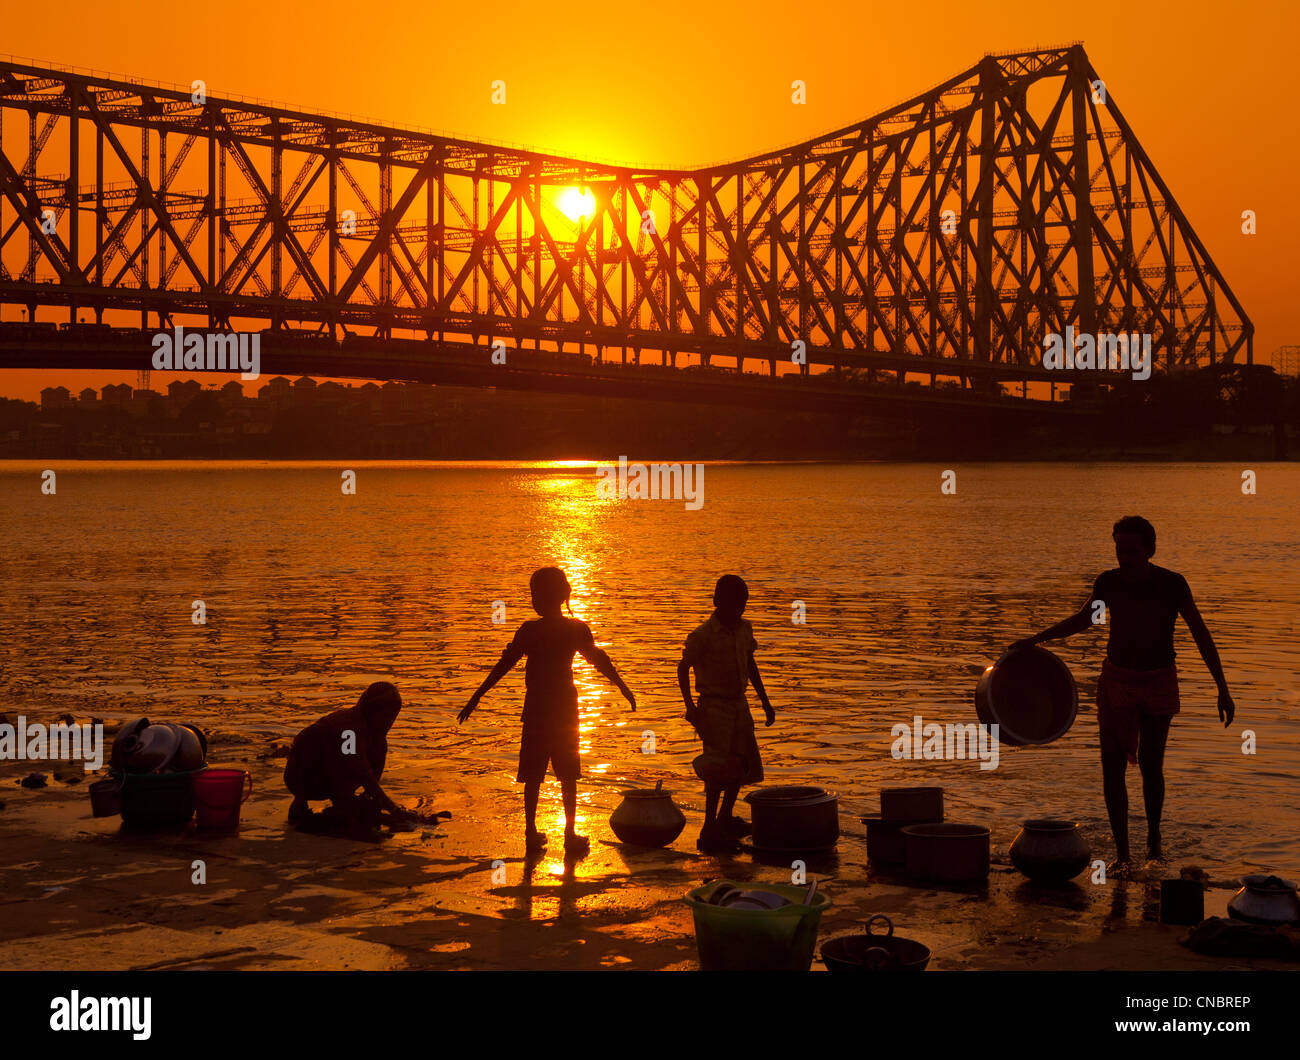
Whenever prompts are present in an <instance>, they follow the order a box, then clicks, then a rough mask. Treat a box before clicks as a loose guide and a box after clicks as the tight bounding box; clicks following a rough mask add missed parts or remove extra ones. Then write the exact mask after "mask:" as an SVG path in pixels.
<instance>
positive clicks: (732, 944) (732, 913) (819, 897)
mask: <svg viewBox="0 0 1300 1060" xmlns="http://www.w3.org/2000/svg"><path fill="white" fill-rule="evenodd" d="M757 886H761V888H762V889H763V890H765V891H775V892H777V893H778V894H781V895H784V896H785V897H786V898H789V899H790V901H791V902H793V903H795V904H793V905H783V906H781V907H780V908H779V909H736V908H730V907H728V906H719V905H710V904H709V902H708V898H709V895H710V894H712V893H713V891H715V890H717V889H718V888H719V887H740V888H742V889H743V888H745V887H757ZM807 891H808V888H806V887H791V886H790V885H788V884H777V883H763V884H761V885H760V884H754V883H749V884H737V883H735V882H734V881H732V880H715V881H714V882H712V883H706V884H705V885H704V886H702V887H696V888H695V889H693V890H691V891H689V892H688V893H687V895H686V904H687V905H689V906H690V907H691V912H692V914H693V915H694V917H695V944H696V946H697V947H698V948H699V952H700V970H701V971H705V972H718V971H720V972H742V971H756V972H760V971H762V972H806V971H808V970H809V969H810V968H811V967H812V959H813V951H814V950H815V949H816V948H817V928H818V925H819V924H820V923H821V918H822V913H823V912H825V911H826V910H827V909H829V908H830V905H831V900H830V898H828V897H827V896H826V895H825V894H824V893H822V892H821V891H819V892H817V894H815V895H813V900H812V904H811V905H801V904H799V903H801V902H802V901H803V899H804V895H805V894H806V893H807Z"/></svg>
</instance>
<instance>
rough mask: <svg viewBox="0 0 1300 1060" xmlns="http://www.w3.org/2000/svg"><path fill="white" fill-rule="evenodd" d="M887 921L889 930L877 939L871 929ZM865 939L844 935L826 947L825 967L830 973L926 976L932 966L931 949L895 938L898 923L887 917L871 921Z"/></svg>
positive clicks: (877, 936) (909, 940) (824, 948)
mask: <svg viewBox="0 0 1300 1060" xmlns="http://www.w3.org/2000/svg"><path fill="white" fill-rule="evenodd" d="M877 920H883V921H884V922H885V924H886V925H888V927H889V931H888V932H887V933H886V934H884V935H874V934H872V932H871V925H872V924H874V923H875V922H876V921H877ZM866 928H867V933H866V934H865V935H842V936H841V937H840V938H837V939H830V940H829V941H827V942H825V943H823V944H822V963H823V964H824V965H826V970H827V971H830V972H876V971H880V972H923V971H925V969H926V966H927V965H928V964H929V963H930V947H929V946H926V945H924V944H923V943H920V942H916V941H915V940H913V939H904V938H899V937H897V936H896V935H895V934H894V922H893V921H892V920H890V919H889V917H887V916H886V915H885V914H884V913H876V914H875V915H874V916H872V917H871V919H869V920H868V921H867V924H866Z"/></svg>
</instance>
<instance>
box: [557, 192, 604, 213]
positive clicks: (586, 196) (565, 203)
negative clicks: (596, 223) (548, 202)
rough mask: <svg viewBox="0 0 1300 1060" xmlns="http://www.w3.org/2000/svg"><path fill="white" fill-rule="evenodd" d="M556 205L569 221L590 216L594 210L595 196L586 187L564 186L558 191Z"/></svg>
mask: <svg viewBox="0 0 1300 1060" xmlns="http://www.w3.org/2000/svg"><path fill="white" fill-rule="evenodd" d="M556 205H557V206H558V207H559V208H560V213H562V214H564V216H565V217H567V218H568V219H569V220H570V221H577V220H578V218H580V217H590V216H591V215H592V214H593V213H595V212H596V198H595V196H594V195H592V194H591V191H590V189H588V188H565V189H564V190H563V191H562V192H560V197H559V198H558V199H557V200H556Z"/></svg>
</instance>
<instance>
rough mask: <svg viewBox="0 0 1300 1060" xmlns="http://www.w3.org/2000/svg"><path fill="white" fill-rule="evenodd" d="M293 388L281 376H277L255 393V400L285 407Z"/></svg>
mask: <svg viewBox="0 0 1300 1060" xmlns="http://www.w3.org/2000/svg"><path fill="white" fill-rule="evenodd" d="M292 395H293V387H292V385H291V384H290V383H289V380H287V379H286V378H285V377H284V376H282V375H277V376H276V377H275V378H274V379H272V380H271V381H270V382H269V383H267V384H266V386H264V387H262V389H261V390H259V391H258V392H257V400H258V401H265V402H267V403H268V404H270V405H285V404H288V403H289V401H290V400H291V399H292Z"/></svg>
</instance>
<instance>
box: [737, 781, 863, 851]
mask: <svg viewBox="0 0 1300 1060" xmlns="http://www.w3.org/2000/svg"><path fill="white" fill-rule="evenodd" d="M745 801H746V802H748V803H749V806H750V824H751V827H752V828H753V830H754V837H753V843H754V848H755V849H756V850H761V851H771V852H778V853H786V852H793V853H800V852H805V853H812V852H815V851H821V850H830V849H831V848H833V847H834V846H835V844H836V842H837V841H838V840H839V837H840V814H839V796H838V795H837V794H835V793H834V792H831V791H826V790H825V789H823V788H815V787H811V786H805V785H789V786H781V787H773V788H760V789H759V790H757V791H752V792H750V793H749V794H748V795H746V796H745Z"/></svg>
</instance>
